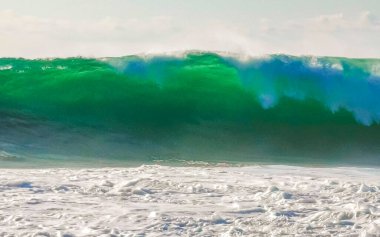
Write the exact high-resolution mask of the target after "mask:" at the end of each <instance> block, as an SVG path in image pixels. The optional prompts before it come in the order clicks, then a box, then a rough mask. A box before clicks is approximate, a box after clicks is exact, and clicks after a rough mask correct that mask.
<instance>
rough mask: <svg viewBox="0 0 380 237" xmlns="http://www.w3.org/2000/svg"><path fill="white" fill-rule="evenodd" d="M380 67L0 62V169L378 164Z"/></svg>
mask: <svg viewBox="0 0 380 237" xmlns="http://www.w3.org/2000/svg"><path fill="white" fill-rule="evenodd" d="M379 122H380V59H350V58H338V57H313V56H303V57H295V56H290V55H268V56H264V57H247V56H242V55H234V54H226V53H213V52H183V53H179V54H167V55H134V56H126V57H116V58H115V57H114V58H49V59H33V60H31V59H23V58H1V59H0V166H1V167H37V168H38V167H71V166H84V167H103V166H138V165H140V164H151V163H158V164H171V165H183V164H190V165H192V164H199V163H202V162H205V163H207V164H220V163H226V164H292V165H293V164H295V165H302V166H364V167H372V166H380V145H379V144H380V125H379Z"/></svg>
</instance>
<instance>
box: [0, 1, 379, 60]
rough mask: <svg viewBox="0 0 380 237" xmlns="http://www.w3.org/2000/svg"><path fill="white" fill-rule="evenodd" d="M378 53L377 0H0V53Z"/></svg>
mask: <svg viewBox="0 0 380 237" xmlns="http://www.w3.org/2000/svg"><path fill="white" fill-rule="evenodd" d="M184 50H204V51H222V52H231V53H238V54H244V55H252V56H260V55H266V54H291V55H316V56H343V57H355V58H380V1H379V0H0V57H26V58H40V57H70V56H85V57H104V56H124V55H131V54H141V53H143V54H151V53H153V54H156V53H170V52H178V51H184Z"/></svg>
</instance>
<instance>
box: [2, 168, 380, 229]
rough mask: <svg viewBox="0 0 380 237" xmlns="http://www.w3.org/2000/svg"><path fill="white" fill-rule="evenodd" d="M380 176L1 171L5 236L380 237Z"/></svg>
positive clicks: (373, 172) (356, 172) (339, 171)
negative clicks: (282, 236) (295, 236)
mask: <svg viewBox="0 0 380 237" xmlns="http://www.w3.org/2000/svg"><path fill="white" fill-rule="evenodd" d="M379 187H380V170H378V169H364V168H302V167H289V166H264V167H165V166H141V167H138V168H104V169H81V170H80V169H40V170H39V169H30V170H17V169H1V170H0V236H7V235H16V236H22V235H31V236H123V235H124V236H143V235H146V236H162V235H165V236H176V235H187V236H279V235H290V236H293V235H298V236H316V235H320V236H331V235H333V236H337V235H339V236H380V201H379V197H380V189H379Z"/></svg>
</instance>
